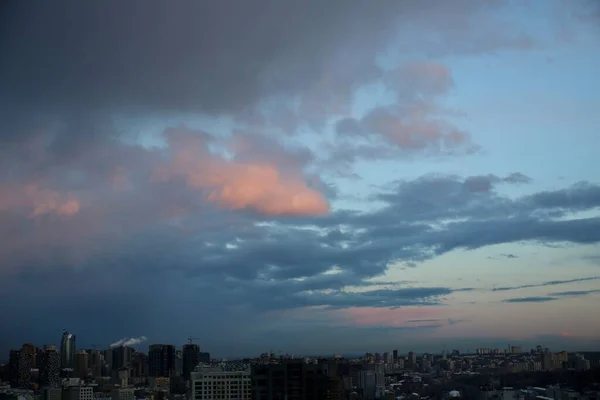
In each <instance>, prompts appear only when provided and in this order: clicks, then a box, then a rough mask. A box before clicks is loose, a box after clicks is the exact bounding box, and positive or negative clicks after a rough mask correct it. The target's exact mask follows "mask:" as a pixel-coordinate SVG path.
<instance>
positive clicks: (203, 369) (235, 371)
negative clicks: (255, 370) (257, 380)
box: [190, 364, 252, 400]
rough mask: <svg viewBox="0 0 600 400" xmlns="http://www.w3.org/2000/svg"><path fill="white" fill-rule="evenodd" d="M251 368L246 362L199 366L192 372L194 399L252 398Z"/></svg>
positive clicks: (224, 399)
mask: <svg viewBox="0 0 600 400" xmlns="http://www.w3.org/2000/svg"><path fill="white" fill-rule="evenodd" d="M250 374H251V370H250V367H249V366H248V365H246V364H221V365H218V366H198V368H196V370H195V371H193V372H192V373H191V374H190V378H191V399H192V400H214V399H220V400H250V399H251V398H252V386H251V383H252V381H251V377H250Z"/></svg>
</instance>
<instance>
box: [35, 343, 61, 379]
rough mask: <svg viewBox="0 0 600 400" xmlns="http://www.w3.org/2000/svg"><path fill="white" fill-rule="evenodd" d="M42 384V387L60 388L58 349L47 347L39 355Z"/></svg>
mask: <svg viewBox="0 0 600 400" xmlns="http://www.w3.org/2000/svg"><path fill="white" fill-rule="evenodd" d="M39 364H40V383H41V384H42V386H49V387H58V386H60V354H58V351H56V348H48V347H45V349H44V350H43V351H41V352H40V355H39Z"/></svg>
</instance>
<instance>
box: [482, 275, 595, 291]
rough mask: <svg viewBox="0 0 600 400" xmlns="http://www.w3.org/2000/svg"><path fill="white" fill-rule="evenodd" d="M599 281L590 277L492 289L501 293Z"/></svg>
mask: <svg viewBox="0 0 600 400" xmlns="http://www.w3.org/2000/svg"><path fill="white" fill-rule="evenodd" d="M597 279H600V276H590V277H587V278H576V279H567V280H564V281H547V282H543V283H535V284H529V285H519V286H501V287H495V288H492V289H491V290H492V291H494V292H500V291H507V290H518V289H529V288H536V287H543V286H556V285H564V284H567V283H577V282H587V281H594V280H597Z"/></svg>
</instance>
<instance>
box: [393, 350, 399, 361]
mask: <svg viewBox="0 0 600 400" xmlns="http://www.w3.org/2000/svg"><path fill="white" fill-rule="evenodd" d="M392 354H393V358H394V362H396V361H398V350H394V351H393V353H392Z"/></svg>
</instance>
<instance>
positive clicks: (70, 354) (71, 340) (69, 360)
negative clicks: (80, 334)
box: [60, 330, 75, 369]
mask: <svg viewBox="0 0 600 400" xmlns="http://www.w3.org/2000/svg"><path fill="white" fill-rule="evenodd" d="M60 367H61V368H69V369H75V335H73V334H72V333H69V332H67V331H66V330H63V335H62V339H61V341H60Z"/></svg>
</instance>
